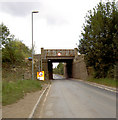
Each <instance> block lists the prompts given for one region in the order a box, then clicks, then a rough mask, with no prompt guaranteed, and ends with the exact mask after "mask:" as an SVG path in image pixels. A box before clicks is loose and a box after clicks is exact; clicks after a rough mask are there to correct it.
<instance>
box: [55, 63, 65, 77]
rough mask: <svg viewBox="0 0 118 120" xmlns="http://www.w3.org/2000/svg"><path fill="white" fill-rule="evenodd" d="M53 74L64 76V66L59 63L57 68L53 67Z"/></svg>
mask: <svg viewBox="0 0 118 120" xmlns="http://www.w3.org/2000/svg"><path fill="white" fill-rule="evenodd" d="M53 72H54V74H60V75H64V64H63V63H59V64H58V66H57V68H56V67H55V68H54V69H53Z"/></svg>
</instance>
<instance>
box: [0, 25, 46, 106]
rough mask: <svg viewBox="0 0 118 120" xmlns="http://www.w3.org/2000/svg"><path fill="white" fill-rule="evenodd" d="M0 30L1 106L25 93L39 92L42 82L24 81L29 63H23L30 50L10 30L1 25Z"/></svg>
mask: <svg viewBox="0 0 118 120" xmlns="http://www.w3.org/2000/svg"><path fill="white" fill-rule="evenodd" d="M0 30H2V39H1V40H2V41H1V42H2V46H1V47H2V105H8V104H12V103H15V102H17V101H18V100H19V99H21V98H23V97H24V96H25V95H26V93H29V92H33V91H37V90H41V88H42V85H43V83H44V82H40V81H38V80H36V79H35V80H30V79H28V80H26V79H24V73H26V72H30V71H31V62H30V61H27V62H25V58H27V57H29V56H31V51H32V50H31V49H29V48H28V47H27V46H26V45H25V44H24V43H23V42H22V41H20V40H18V39H16V38H15V36H14V35H12V34H10V30H9V29H8V28H7V26H5V25H4V24H3V23H2V24H1V25H0ZM29 74H30V73H29Z"/></svg>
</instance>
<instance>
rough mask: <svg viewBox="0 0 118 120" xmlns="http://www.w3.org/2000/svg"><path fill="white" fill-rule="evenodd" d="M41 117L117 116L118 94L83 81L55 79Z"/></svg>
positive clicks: (57, 77) (41, 111)
mask: <svg viewBox="0 0 118 120" xmlns="http://www.w3.org/2000/svg"><path fill="white" fill-rule="evenodd" d="M55 77H56V79H59V76H56V75H55ZM61 78H62V77H61ZM39 117H40V118H116V95H115V93H113V92H110V91H106V90H102V89H100V88H96V87H93V86H91V85H88V84H87V83H84V82H82V81H76V80H67V79H65V80H64V79H62V80H61V79H59V80H53V81H52V85H51V88H50V91H49V93H48V95H47V97H46V99H45V101H44V103H43V105H42V109H41V110H40V115H39Z"/></svg>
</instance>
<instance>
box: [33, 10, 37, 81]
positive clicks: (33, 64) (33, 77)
mask: <svg viewBox="0 0 118 120" xmlns="http://www.w3.org/2000/svg"><path fill="white" fill-rule="evenodd" d="M33 13H38V11H33V12H32V80H33V79H34V64H33V53H34V47H33Z"/></svg>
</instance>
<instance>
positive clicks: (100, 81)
mask: <svg viewBox="0 0 118 120" xmlns="http://www.w3.org/2000/svg"><path fill="white" fill-rule="evenodd" d="M88 81H90V82H95V83H98V84H102V85H107V86H111V87H116V80H114V79H112V78H99V79H96V78H91V79H89V80H88Z"/></svg>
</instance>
